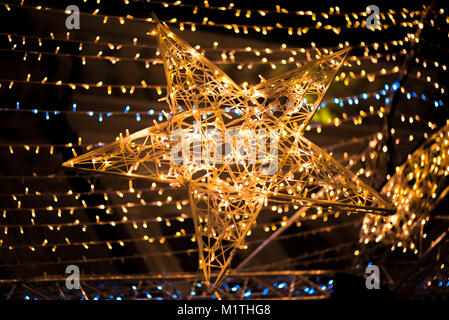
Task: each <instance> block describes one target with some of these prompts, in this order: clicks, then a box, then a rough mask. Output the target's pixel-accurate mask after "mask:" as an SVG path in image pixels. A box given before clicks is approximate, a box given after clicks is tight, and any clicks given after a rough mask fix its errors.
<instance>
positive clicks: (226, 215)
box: [64, 24, 394, 288]
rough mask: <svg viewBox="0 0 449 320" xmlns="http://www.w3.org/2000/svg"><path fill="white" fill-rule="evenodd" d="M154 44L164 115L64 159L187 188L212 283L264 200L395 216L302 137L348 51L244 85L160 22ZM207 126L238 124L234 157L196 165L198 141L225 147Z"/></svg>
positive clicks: (204, 146)
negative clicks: (182, 155) (162, 79)
mask: <svg viewBox="0 0 449 320" xmlns="http://www.w3.org/2000/svg"><path fill="white" fill-rule="evenodd" d="M158 43H159V50H160V53H161V56H162V58H163V61H164V68H165V75H166V78H167V97H166V100H167V102H168V104H169V106H170V112H169V113H165V115H166V118H167V121H165V122H163V123H160V124H158V123H156V121H154V125H153V126H151V127H148V128H146V129H144V130H141V131H138V132H136V133H134V134H131V135H126V136H122V135H121V136H120V137H118V138H117V140H116V142H114V143H112V144H109V145H107V146H104V147H102V148H99V149H97V150H94V151H91V152H89V153H87V154H84V155H82V156H79V157H76V158H74V159H72V160H69V161H67V162H66V163H64V165H65V166H69V167H73V166H77V167H79V168H83V169H88V170H94V171H101V172H108V173H117V174H123V175H127V176H130V177H141V178H146V179H151V180H156V181H164V182H169V183H174V184H178V185H184V186H186V187H187V188H188V190H189V197H190V204H191V210H192V217H193V221H194V224H195V234H196V241H197V244H198V249H199V265H200V269H201V270H202V272H203V273H204V281H205V283H206V285H207V286H208V287H209V288H212V287H214V288H218V287H219V286H220V284H221V282H222V281H223V279H224V276H225V275H226V273H227V272H228V271H229V268H230V264H231V261H232V258H233V256H234V255H235V254H236V252H237V250H238V249H239V248H242V247H244V240H245V237H246V235H247V234H248V232H249V231H250V228H251V226H252V225H253V224H254V222H255V220H256V218H257V216H258V214H259V212H260V211H261V209H262V208H263V207H265V206H268V204H269V203H273V204H277V205H281V204H283V205H298V206H301V207H304V206H309V207H311V206H314V207H319V209H320V210H332V211H340V212H346V213H374V214H391V213H393V212H394V207H393V206H392V205H390V204H389V203H388V202H386V201H385V200H383V199H382V197H381V196H380V195H379V194H378V193H377V192H376V191H375V190H373V189H372V188H370V187H369V186H367V185H365V184H364V183H363V182H362V181H359V179H358V178H357V177H355V176H354V175H353V174H352V173H351V172H350V171H348V170H346V169H345V168H344V167H343V166H342V165H341V164H339V163H338V162H337V161H336V160H334V159H333V158H332V156H330V155H329V154H327V153H326V152H325V151H324V150H322V149H320V148H319V147H317V146H316V145H314V144H313V143H312V142H310V141H309V140H307V139H306V138H305V137H304V135H303V132H304V129H305V127H306V126H307V123H308V122H309V121H310V119H311V118H312V116H313V114H314V113H315V112H316V110H317V109H318V107H319V105H320V103H321V100H322V98H323V96H324V94H325V92H326V90H327V89H328V87H329V85H330V84H331V82H332V80H333V78H334V77H335V75H336V73H337V72H338V70H339V69H340V67H341V66H342V64H343V61H344V58H345V56H346V53H347V51H348V50H347V49H346V50H341V51H339V52H337V53H335V54H332V55H329V56H326V57H325V58H323V59H320V60H316V61H314V62H312V63H309V64H307V65H304V66H302V67H300V68H297V69H295V70H292V71H290V72H287V73H285V74H283V75H280V76H278V77H275V78H272V79H269V80H266V81H263V82H261V83H260V84H258V85H256V86H254V87H252V88H250V89H245V88H241V87H239V86H238V85H237V84H235V83H234V81H233V80H232V79H231V78H230V77H229V76H227V75H226V74H225V73H224V72H223V71H221V70H220V69H219V68H218V67H217V66H215V65H214V64H213V63H212V62H210V61H209V60H207V59H206V58H205V57H204V56H202V55H201V54H200V53H199V52H197V51H196V50H194V49H193V48H192V47H191V46H190V45H188V44H187V43H185V42H184V41H183V40H181V39H180V38H178V37H177V36H176V35H175V34H173V33H172V32H171V31H170V30H169V29H168V27H166V26H165V25H162V24H158ZM211 129H214V130H215V135H216V133H217V132H218V134H219V135H222V136H226V135H227V133H226V132H228V130H231V129H234V130H235V129H238V132H239V139H234V138H232V140H231V141H232V143H231V144H232V148H231V149H232V152H231V154H230V156H231V159H234V161H220V160H222V159H220V157H211V158H209V159H208V161H198V155H199V152H198V150H199V149H198V148H197V147H198V142H199V143H200V147H201V149H200V150H202V152H204V150H206V151H207V152H210V153H211V154H215V153H214V150H215V151H217V150H218V149H221V150H223V148H226V146H225V145H224V143H223V142H222V141H223V140H224V141H227V140H226V139H222V141H220V140H219V139H216V138H214V134H211ZM179 132H182V134H179ZM174 133H178V134H174ZM254 135H256V136H254ZM225 138H226V137H225ZM183 139H184V141H183V144H180V141H179V140H183ZM217 141H218V142H217ZM251 141H258V142H260V143H258V144H257V146H259V147H257V146H256V148H257V157H253V158H252V159H249V158H250V157H251V155H253V154H254V152H253V153H251V152H248V150H249V149H251V148H254V145H252V144H251ZM180 145H182V146H186V145H187V148H188V149H189V150H188V151H189V152H190V153H189V154H190V155H192V153H193V158H194V160H195V159H196V160H195V161H186V162H182V163H179V161H178V162H176V163H175V161H172V160H173V159H172V157H173V154H176V153H177V152H178V151H179V150H178V149H179V146H180ZM261 145H262V146H264V145H269V146H270V148H268V147H267V148H260V146H261ZM175 149H176V150H175ZM175 151H176V152H175ZM216 154H220V152H218V151H217V152H216ZM228 156H229V155H228ZM195 157H196V158H195ZM227 160H229V158H228V159H227ZM250 160H251V161H250ZM374 202H375V203H376V206H372V205H371V204H372V203H374ZM212 275H216V277H215V280H214V283H213V285H212V283H211V280H212V279H211V276H212Z"/></svg>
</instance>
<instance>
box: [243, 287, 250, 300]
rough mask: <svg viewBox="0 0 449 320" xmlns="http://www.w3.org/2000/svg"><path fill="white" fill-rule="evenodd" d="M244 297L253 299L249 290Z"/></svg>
mask: <svg viewBox="0 0 449 320" xmlns="http://www.w3.org/2000/svg"><path fill="white" fill-rule="evenodd" d="M243 296H244V297H245V298H249V297H251V289H248V291H246V292H245V293H244V294H243Z"/></svg>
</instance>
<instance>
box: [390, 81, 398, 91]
mask: <svg viewBox="0 0 449 320" xmlns="http://www.w3.org/2000/svg"><path fill="white" fill-rule="evenodd" d="M398 88H399V81H396V82H395V83H393V85H392V86H391V90H393V91H396V90H398Z"/></svg>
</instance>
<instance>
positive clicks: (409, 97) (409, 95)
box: [405, 92, 412, 100]
mask: <svg viewBox="0 0 449 320" xmlns="http://www.w3.org/2000/svg"><path fill="white" fill-rule="evenodd" d="M405 96H406V97H407V99H408V100H410V99H411V97H412V95H411V94H410V92H407V94H406V95H405Z"/></svg>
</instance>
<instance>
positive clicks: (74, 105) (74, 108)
mask: <svg viewBox="0 0 449 320" xmlns="http://www.w3.org/2000/svg"><path fill="white" fill-rule="evenodd" d="M72 110H73V112H75V111H76V103H74V104H73V105H72Z"/></svg>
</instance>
